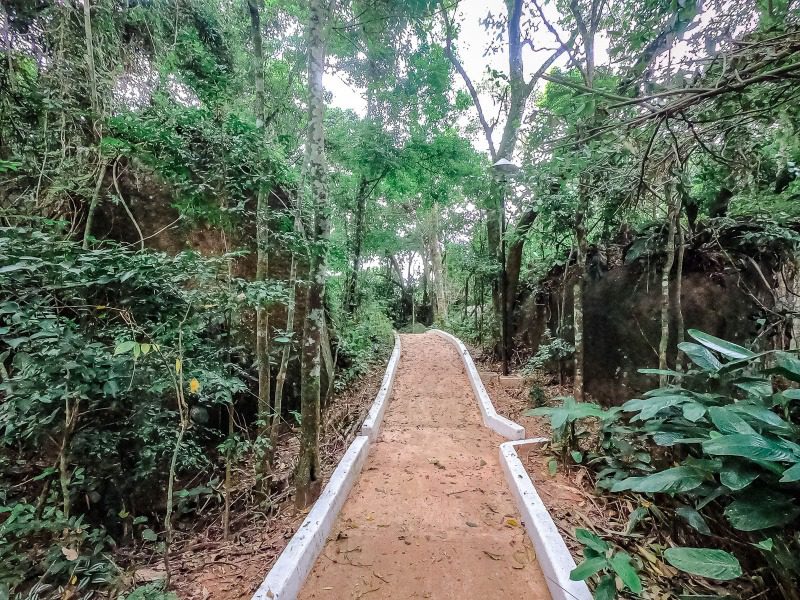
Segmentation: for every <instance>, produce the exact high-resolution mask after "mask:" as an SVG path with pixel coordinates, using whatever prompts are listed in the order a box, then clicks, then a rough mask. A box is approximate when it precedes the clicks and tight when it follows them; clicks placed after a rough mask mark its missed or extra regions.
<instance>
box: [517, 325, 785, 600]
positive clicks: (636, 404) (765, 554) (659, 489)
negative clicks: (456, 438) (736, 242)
mask: <svg viewBox="0 0 800 600" xmlns="http://www.w3.org/2000/svg"><path fill="white" fill-rule="evenodd" d="M689 334H690V335H691V337H692V338H694V340H695V342H685V343H682V344H680V346H679V348H680V350H681V351H682V352H683V353H684V354H685V355H686V356H687V357H688V359H689V360H690V361H691V363H692V367H691V368H690V369H689V370H688V371H687V372H685V373H680V372H675V371H659V370H657V369H642V372H645V373H648V374H653V375H667V376H668V377H669V378H671V379H672V383H670V384H669V385H667V386H666V387H663V388H659V389H655V390H652V391H650V392H648V393H646V394H644V395H643V397H642V398H637V399H634V400H630V401H628V402H627V403H625V404H623V406H622V407H621V409H620V408H617V409H612V410H609V411H603V413H604V414H603V415H599V414H598V413H597V407H596V406H595V405H587V404H583V403H575V402H574V401H572V402H569V400H567V401H565V404H564V406H563V407H561V408H557V409H545V410H543V409H537V410H536V411H532V412H535V413H536V414H542V413H548V414H550V416H551V419H552V420H553V427H554V433H555V434H556V436H558V435H559V434H561V435H562V436H563V433H561V432H563V429H564V427H566V425H567V424H568V423H571V422H574V421H578V420H582V419H585V418H586V417H589V416H591V417H596V418H599V419H600V420H601V422H602V429H601V431H600V435H599V437H598V447H597V448H596V449H595V451H594V452H592V453H590V455H589V460H588V463H589V464H590V465H592V466H593V467H594V468H595V469H597V471H598V473H597V476H598V487H600V488H601V489H604V490H607V491H609V492H611V493H622V492H635V493H641V494H647V495H651V496H654V497H655V498H656V499H657V500H658V507H659V509H660V510H662V511H663V510H666V511H670V512H671V513H672V514H674V515H675V517H676V518H677V519H678V520H679V521H680V522H682V523H684V525H686V526H688V527H689V529H688V530H687V529H685V528H684V529H685V532H684V537H685V538H686V539H689V538H694V537H697V536H700V537H701V539H704V540H707V542H709V543H710V542H712V541H713V540H715V539H716V540H730V543H728V544H726V546H729V547H730V548H729V549H731V548H732V549H734V550H735V551H736V553H738V554H741V555H743V556H744V557H746V558H747V559H748V563H749V564H751V565H753V566H752V569H753V570H754V571H755V570H756V569H757V565H754V563H757V562H759V560H756V559H757V558H759V557H760V561H763V562H764V563H766V564H767V565H768V566H769V567H770V573H771V575H772V577H773V578H774V579H775V580H776V583H775V589H776V590H781V592H780V593H783V594H784V595H785V597H790V598H792V597H794V596H792V595H791V594H790V593H789V592H787V590H792V589H795V587H796V585H797V582H798V581H799V580H800V562H798V560H797V559H796V556H797V555H798V551H800V543H799V540H800V529H798V517H800V506H798V504H797V502H796V498H797V492H798V481H800V430H799V429H798V425H797V420H798V414H799V413H798V405H797V401H798V400H800V390H798V389H797V388H796V387H792V388H789V389H781V387H786V382H787V381H788V382H793V383H798V382H800V357H798V355H797V353H796V352H781V351H768V352H759V353H757V352H753V351H751V350H749V349H747V348H744V347H742V346H739V345H736V344H732V343H730V342H727V341H725V340H721V339H719V338H715V337H713V336H710V335H708V334H705V333H702V332H700V331H696V330H690V331H689ZM637 510H638V509H637ZM639 516H641V515H639ZM632 517H635V515H632ZM689 532H691V533H689ZM743 548H751V549H752V551H749V552H743V550H742V549H743ZM692 550H696V551H698V552H700V554H699V555H697V556H694V555H693V556H694V558H693V559H692V558H690V559H687V558H686V556H683V555H682V554H681V553H677V552H675V551H674V550H668V551H667V552H665V554H664V557H665V559H666V560H667V561H668V562H670V563H671V564H672V565H673V566H675V567H676V568H678V569H681V570H684V571H687V572H690V573H692V574H695V575H701V576H705V577H709V578H715V579H728V578H731V577H735V576H736V566H735V565H738V561H736V558H735V557H734V556H732V555H730V554H728V553H727V552H725V551H723V550H717V549H713V548H693V549H692ZM720 553H721V554H720ZM684 554H685V553H684ZM695 554H697V553H695ZM754 554H755V556H753V555H754ZM699 556H700V557H702V556H705V557H706V558H707V559H708V560H707V561H706V563H707V565H706V563H704V562H703V561H701V560H699V558H698V557H699ZM734 563H735V564H734ZM698 565H699V566H698ZM703 565H706V566H703ZM725 565H727V566H728V567H727V568H724V567H725ZM777 593H779V592H778V591H776V594H777ZM786 594H789V595H788V596H786Z"/></svg>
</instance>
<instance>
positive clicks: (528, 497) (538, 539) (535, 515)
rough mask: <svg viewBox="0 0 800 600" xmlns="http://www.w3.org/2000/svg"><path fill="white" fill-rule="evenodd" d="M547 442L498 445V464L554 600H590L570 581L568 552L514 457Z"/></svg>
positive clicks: (583, 588)
mask: <svg viewBox="0 0 800 600" xmlns="http://www.w3.org/2000/svg"><path fill="white" fill-rule="evenodd" d="M547 441H549V440H548V439H546V438H532V439H528V440H517V441H512V442H504V443H502V444H500V464H501V465H502V466H503V472H505V474H506V481H507V482H508V486H509V487H510V488H511V493H512V494H513V495H514V499H515V500H516V503H517V508H518V509H519V512H520V515H522V521H523V523H524V524H525V529H526V531H527V532H528V537H530V538H531V541H532V542H533V546H534V548H535V549H536V556H537V558H538V560H539V566H541V568H542V573H543V574H544V577H545V579H546V580H547V587H548V588H549V589H550V596H551V597H552V599H553V600H592V594H591V592H590V591H589V588H588V586H587V585H586V583H585V582H583V581H572V580H571V579H570V578H569V574H570V571H572V569H574V568H575V561H574V560H573V559H572V554H570V551H569V548H567V545H566V543H564V538H562V537H561V534H560V533H559V531H558V528H557V527H556V524H555V523H554V522H553V518H552V517H551V516H550V513H549V512H548V511H547V508H546V507H545V505H544V504H543V503H542V500H541V498H539V494H537V493H536V488H535V487H534V486H533V482H532V481H531V478H530V476H529V475H528V472H527V471H526V470H525V467H524V465H523V464H522V461H521V460H520V459H519V456H518V455H517V449H516V446H522V445H525V444H540V443H542V442H547Z"/></svg>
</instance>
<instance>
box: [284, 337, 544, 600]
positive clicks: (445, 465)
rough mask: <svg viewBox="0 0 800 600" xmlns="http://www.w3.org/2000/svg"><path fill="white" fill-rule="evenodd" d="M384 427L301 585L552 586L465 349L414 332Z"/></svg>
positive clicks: (494, 591) (414, 592)
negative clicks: (477, 394) (467, 367)
mask: <svg viewBox="0 0 800 600" xmlns="http://www.w3.org/2000/svg"><path fill="white" fill-rule="evenodd" d="M402 344H403V354H402V357H401V360H400V364H399V367H398V373H397V378H396V380H395V386H394V391H393V394H392V398H391V401H390V404H389V409H388V411H387V414H386V418H385V421H384V424H383V428H382V431H381V434H380V436H379V438H378V440H377V442H376V443H375V445H374V446H373V448H372V450H371V451H370V456H369V458H368V460H367V463H366V464H365V467H364V470H363V472H362V474H361V477H360V479H359V480H358V482H357V483H356V485H355V486H354V488H353V491H352V492H351V494H350V496H349V498H348V500H347V502H346V503H345V506H344V508H343V509H342V512H341V514H340V515H339V519H338V521H337V523H336V525H335V527H334V530H333V532H332V535H331V537H330V538H329V539H328V542H327V544H326V546H325V548H324V550H323V552H322V555H321V556H320V557H319V559H318V560H317V563H316V565H315V567H314V570H313V571H312V573H311V575H310V576H309V579H308V581H307V583H306V585H305V588H304V589H303V591H302V593H301V595H300V597H301V598H303V599H305V600H310V599H322V598H326V599H329V598H336V599H342V600H344V599H351V600H354V599H356V598H362V597H365V596H366V597H368V598H369V599H370V600H374V599H376V598H393V599H400V598H434V599H435V598H441V599H444V598H475V599H484V598H528V599H531V600H536V599H547V598H549V597H550V595H549V593H548V591H547V586H546V583H545V580H544V577H543V575H542V573H541V571H540V569H539V566H538V563H537V562H536V557H535V554H534V552H533V549H532V548H531V544H530V541H529V540H528V538H527V536H526V535H525V531H524V529H523V528H522V526H521V524H520V518H519V515H518V514H517V510H516V507H515V506H514V502H513V499H512V496H511V494H510V492H509V491H508V488H507V486H506V483H505V480H504V477H503V473H502V470H501V467H500V464H499V460H498V446H499V444H500V443H501V442H502V441H503V440H502V439H501V438H500V437H499V436H498V435H496V434H495V433H494V432H492V431H491V430H489V429H488V428H486V427H484V426H483V424H482V422H481V417H480V413H479V411H478V406H477V402H476V400H475V398H474V396H473V393H472V389H471V388H470V385H469V382H468V379H467V376H466V373H465V371H464V368H463V365H462V362H461V359H460V357H459V355H458V353H457V352H456V351H455V349H454V348H453V347H452V346H450V345H449V344H448V343H447V342H446V341H444V340H442V339H441V338H439V337H437V336H436V335H434V334H424V335H404V336H402Z"/></svg>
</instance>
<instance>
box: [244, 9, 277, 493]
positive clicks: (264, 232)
mask: <svg viewBox="0 0 800 600" xmlns="http://www.w3.org/2000/svg"><path fill="white" fill-rule="evenodd" d="M260 4H261V2H260V0H248V2H247V7H248V9H249V10H250V35H251V37H252V40H253V79H254V83H255V91H256V93H255V114H256V127H257V128H258V129H259V130H263V128H264V100H265V99H264V51H263V47H262V39H261V15H260V13H259V7H260ZM256 248H257V256H256V281H261V282H265V281H266V280H267V277H268V276H269V201H268V199H267V197H266V193H265V190H263V189H262V188H261V185H260V184H259V186H258V191H257V199H256ZM256 364H257V365H258V415H257V418H258V438H259V444H258V445H257V448H258V449H259V450H258V452H257V459H256V475H257V476H256V479H257V482H258V486H259V487H261V488H262V491H264V490H263V486H264V485H266V481H267V479H268V473H269V455H270V451H269V449H268V448H266V445H267V444H268V443H269V434H270V426H269V424H270V418H271V416H272V401H271V397H270V388H271V385H272V382H271V370H270V364H269V310H268V308H267V306H265V305H264V303H263V302H261V303H259V305H258V306H257V307H256Z"/></svg>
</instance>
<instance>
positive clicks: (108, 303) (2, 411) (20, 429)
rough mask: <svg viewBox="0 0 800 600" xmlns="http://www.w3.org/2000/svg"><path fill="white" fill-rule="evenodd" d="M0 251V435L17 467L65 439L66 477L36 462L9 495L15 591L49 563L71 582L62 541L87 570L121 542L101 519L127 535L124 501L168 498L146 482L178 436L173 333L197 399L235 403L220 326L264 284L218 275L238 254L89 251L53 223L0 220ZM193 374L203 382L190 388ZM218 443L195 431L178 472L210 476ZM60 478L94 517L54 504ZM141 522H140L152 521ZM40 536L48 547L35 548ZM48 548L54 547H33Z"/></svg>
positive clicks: (55, 450)
mask: <svg viewBox="0 0 800 600" xmlns="http://www.w3.org/2000/svg"><path fill="white" fill-rule="evenodd" d="M0 255H2V257H3V260H2V263H0V296H1V297H2V298H3V300H2V302H0V359H1V360H2V366H3V370H2V374H3V376H2V382H0V393H1V394H2V395H3V402H2V403H1V404H0V423H2V424H3V429H2V431H0V442H2V445H3V447H4V449H5V450H4V452H5V454H6V456H8V457H10V458H9V460H10V461H11V464H13V465H15V469H16V470H19V471H20V473H22V474H24V473H26V472H27V471H28V470H29V469H30V468H31V466H32V465H51V464H54V457H56V456H57V455H58V454H59V445H61V446H62V450H61V451H60V452H61V453H63V454H64V456H65V458H66V461H67V465H68V467H67V469H68V470H67V471H66V472H64V473H61V474H60V475H58V474H57V472H56V471H57V469H54V468H47V469H45V470H44V471H42V468H41V467H39V468H38V469H37V470H36V471H34V475H36V479H35V480H34V481H38V483H37V484H36V485H35V486H33V487H28V486H22V487H19V488H18V491H17V492H15V494H14V495H9V496H7V497H6V504H7V507H6V509H5V511H7V512H9V514H10V515H11V516H10V518H7V519H6V520H5V521H4V522H3V524H2V532H1V533H0V535H2V537H3V538H4V539H5V540H6V542H5V543H4V544H3V551H4V552H8V553H10V554H9V555H8V556H5V557H4V560H3V561H2V563H3V565H4V567H3V569H5V571H3V572H2V573H0V580H1V581H3V582H5V583H6V584H8V585H10V586H11V587H12V589H13V586H15V585H17V584H19V583H20V582H22V581H23V580H25V579H26V578H27V577H30V576H32V575H36V576H42V575H43V574H44V573H45V572H46V577H45V578H44V582H45V583H48V584H49V583H52V582H57V581H59V580H63V579H64V578H65V577H66V576H67V574H68V573H69V572H70V568H69V565H66V566H65V565H64V564H62V563H63V561H64V557H63V556H61V555H60V554H59V552H60V550H59V548H60V547H64V548H74V549H75V550H76V551H79V552H80V553H81V554H80V556H82V557H84V558H81V559H80V560H81V561H84V562H85V563H86V564H85V565H84V566H85V568H86V569H89V568H92V567H93V565H94V562H92V561H96V560H97V559H96V558H95V557H99V556H100V554H101V553H102V552H103V551H104V549H106V548H107V547H108V545H109V544H111V543H113V542H112V540H111V539H110V538H108V537H107V536H106V534H105V533H104V532H103V530H102V528H95V527H100V525H102V526H105V527H107V528H108V529H109V531H112V532H113V533H114V535H115V536H116V535H119V533H121V531H122V526H123V522H124V521H126V520H129V519H134V524H135V523H136V520H135V517H134V516H129V515H128V514H127V511H126V510H125V507H126V506H137V507H138V510H139V511H140V515H141V513H145V514H147V513H157V512H158V510H159V508H158V506H159V500H160V499H159V498H158V497H154V496H153V495H152V494H151V493H150V492H149V491H148V490H153V489H163V482H164V481H165V474H166V468H167V463H168V457H169V455H170V453H171V451H172V448H173V447H174V443H175V437H176V421H177V417H176V416H175V412H174V411H175V404H174V391H173V390H174V387H173V386H174V382H173V380H172V377H171V375H170V369H172V368H173V367H172V365H174V364H175V359H176V356H177V346H178V337H179V336H180V337H181V344H182V348H183V351H182V356H183V358H182V363H183V370H184V372H185V373H186V381H187V390H186V393H187V395H189V394H191V397H192V402H193V403H194V406H196V407H200V408H203V409H204V410H215V407H216V409H218V408H220V407H224V406H226V405H228V404H230V403H232V402H234V401H235V400H236V399H237V398H238V397H239V396H241V395H242V394H243V393H245V392H246V391H247V386H246V384H245V382H244V381H243V380H242V378H240V377H239V376H236V375H232V373H233V372H237V371H240V370H241V368H242V366H243V365H241V364H235V363H232V362H231V352H232V351H233V350H234V348H233V347H232V346H231V344H232V342H233V338H232V337H231V333H229V332H227V331H225V330H226V329H229V328H233V329H234V330H235V328H236V327H237V320H238V319H240V318H241V316H242V314H241V312H240V309H239V306H241V302H242V300H241V299H244V300H245V302H246V301H247V298H249V297H252V296H254V295H256V296H257V295H258V294H259V293H260V292H252V291H251V290H250V286H248V285H247V284H245V283H244V282H242V281H239V280H230V281H228V280H226V279H225V278H221V277H218V275H220V274H222V273H224V272H225V271H226V270H227V262H228V261H229V260H230V257H221V258H218V259H203V258H201V257H199V256H198V255H196V254H192V253H182V254H179V255H177V256H174V257H168V256H166V255H164V254H159V253H154V252H132V251H130V250H128V249H126V248H124V247H121V246H118V245H112V244H107V245H105V246H103V247H100V248H97V249H94V250H89V251H83V250H81V249H80V247H79V246H78V245H77V244H76V243H74V242H70V241H67V240H64V239H62V238H61V237H60V236H59V235H58V233H57V232H52V231H47V230H33V229H27V228H20V227H17V228H9V227H6V228H3V230H2V237H0ZM273 293H274V292H273ZM220 332H222V333H220ZM190 379H191V380H196V381H197V382H202V387H200V385H199V383H198V385H197V388H195V389H193V386H194V383H193V382H192V381H190ZM70 415H72V417H70ZM71 419H74V420H75V421H74V422H73V423H72V424H70V422H71ZM220 438H221V433H220V432H218V431H214V430H212V429H207V428H205V427H201V426H199V425H198V426H196V427H194V428H192V430H191V432H190V435H189V436H187V439H186V440H185V442H184V445H183V448H182V451H181V453H180V455H179V461H178V465H177V466H178V470H179V472H182V473H183V472H186V473H189V472H190V473H194V474H197V475H198V476H201V477H202V476H203V474H205V476H206V477H208V478H209V479H210V478H211V475H212V474H213V473H214V471H215V469H216V468H217V467H216V461H215V460H214V458H213V455H210V454H209V452H208V446H209V445H211V446H212V447H213V445H214V443H215V440H218V439H220ZM31 457H34V460H33V461H32V460H31ZM55 463H56V464H57V463H58V461H55ZM34 468H36V467H34ZM59 477H62V478H65V479H64V480H63V481H64V482H65V484H66V485H67V489H68V498H67V500H69V501H70V504H72V505H73V506H75V507H77V508H80V507H84V506H87V503H88V507H87V508H86V509H84V510H86V514H87V516H85V517H84V516H80V515H70V517H69V518H67V517H65V516H64V515H63V511H62V510H60V509H58V508H57V507H58V506H61V505H62V504H63V503H64V500H65V499H64V498H63V497H62V494H61V490H60V485H59V482H58V479H59ZM51 481H52V485H50V484H51ZM42 486H45V487H42ZM39 489H40V490H41V492H37V490H39ZM48 490H49V491H48ZM183 492H185V491H183ZM29 493H41V498H39V500H38V503H39V504H41V506H42V507H43V510H39V511H37V510H35V508H34V505H35V504H36V501H35V500H36V499H35V498H31V497H28V496H27V494H29ZM19 494H22V496H20V495H19ZM178 502H179V509H180V510H182V511H184V512H190V511H191V510H192V508H191V507H192V506H193V505H195V504H196V500H193V499H191V498H189V497H187V495H186V493H181V492H179V493H178ZM90 516H91V519H92V520H93V521H94V523H92V522H91V521H89V519H90ZM138 523H139V525H138V526H137V527H134V529H140V530H141V529H144V527H143V525H142V523H143V521H141V520H139V521H138ZM76 536H77V537H76ZM90 536H93V537H90ZM32 538H36V539H38V540H40V543H39V544H36V545H31V540H32ZM73 542H74V544H73V545H72V546H68V544H71V543H73ZM42 548H44V549H48V548H49V549H51V550H48V551H47V552H46V553H45V554H43V555H41V556H38V557H37V556H32V555H31V554H30V552H31V551H33V550H36V551H39V550H38V549H42ZM52 548H55V549H56V550H58V551H55V550H52ZM83 552H87V553H88V554H82V553H83ZM74 560H77V559H73V561H74ZM81 564H82V565H83V562H82V563H81ZM81 568H84V567H81ZM95 575H96V574H95ZM95 575H93V577H94V576H95ZM98 581H99V580H98Z"/></svg>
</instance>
